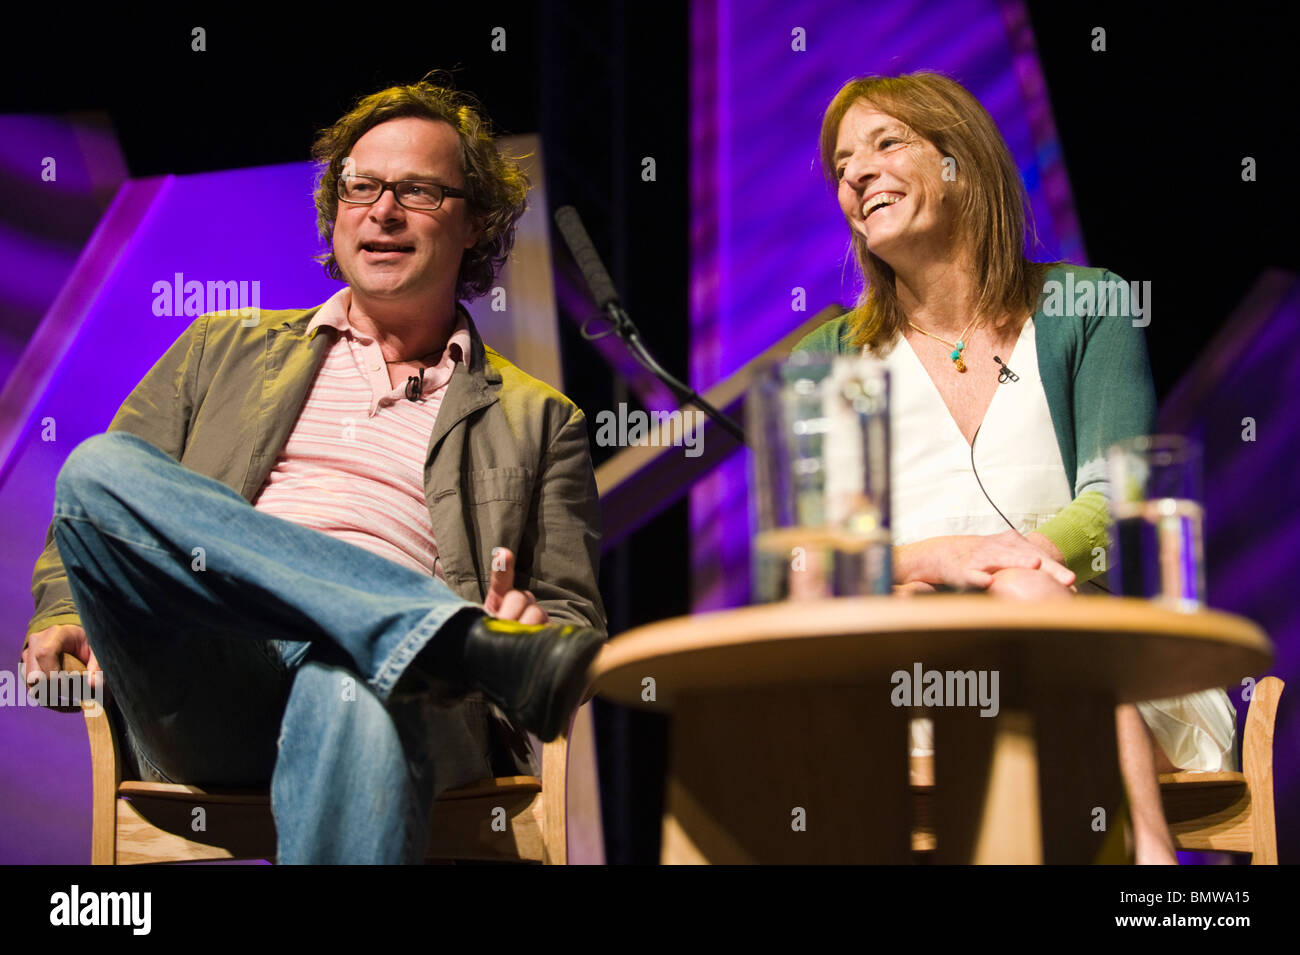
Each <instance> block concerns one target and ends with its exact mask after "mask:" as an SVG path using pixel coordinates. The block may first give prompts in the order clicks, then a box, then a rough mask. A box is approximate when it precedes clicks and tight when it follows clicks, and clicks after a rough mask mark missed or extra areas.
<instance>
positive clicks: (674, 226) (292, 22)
mask: <svg viewBox="0 0 1300 955" xmlns="http://www.w3.org/2000/svg"><path fill="white" fill-rule="evenodd" d="M1029 6H1030V13H1031V17H1032V22H1033V25H1034V30H1035V33H1036V35H1037V39H1038V49H1039V54H1040V58H1041V61H1042V65H1043V70H1044V73H1045V76H1046V80H1047V83H1048V87H1049V91H1050V97H1051V101H1052V106H1053V111H1054V114H1055V120H1056V124H1057V129H1058V132H1059V135H1060V139H1061V144H1062V148H1063V150H1064V155H1065V162H1066V166H1067V168H1068V170H1069V172H1070V176H1071V182H1072V185H1073V189H1074V199H1075V204H1076V207H1077V209H1078V212H1079V215H1080V219H1081V223H1082V226H1083V231H1084V236H1085V239H1086V242H1087V247H1088V250H1089V256H1090V259H1091V262H1090V264H1095V265H1104V266H1105V267H1107V268H1110V269H1111V270H1113V271H1115V272H1116V273H1118V274H1119V275H1121V276H1123V277H1124V278H1126V279H1138V280H1150V281H1151V282H1152V286H1153V288H1154V290H1155V292H1154V295H1153V298H1154V299H1155V302H1154V308H1155V309H1156V310H1157V314H1159V315H1160V316H1161V319H1160V320H1159V321H1156V322H1153V323H1152V324H1151V326H1150V327H1149V328H1148V330H1147V332H1148V343H1149V346H1150V349H1151V354H1152V364H1153V371H1154V374H1155V381H1156V388H1157V392H1158V394H1159V395H1160V396H1161V397H1162V398H1163V397H1164V396H1165V395H1167V394H1168V393H1169V391H1170V389H1171V388H1172V387H1173V386H1174V385H1175V384H1176V383H1177V381H1178V380H1179V378H1180V377H1181V375H1182V374H1183V373H1184V372H1185V371H1186V370H1187V368H1188V367H1189V366H1190V364H1191V362H1192V361H1193V360H1194V359H1195V358H1196V356H1197V355H1198V354H1199V353H1200V352H1201V350H1202V348H1203V347H1204V346H1205V343H1206V342H1207V340H1208V339H1209V338H1211V337H1212V336H1213V335H1214V333H1215V332H1216V330H1217V329H1218V328H1219V327H1220V325H1221V323H1222V322H1223V321H1224V319H1225V318H1226V317H1227V316H1228V314H1229V313H1230V312H1231V311H1232V309H1233V307H1234V306H1235V305H1236V304H1237V303H1238V302H1239V301H1240V299H1241V298H1242V296H1243V295H1244V294H1245V292H1246V291H1247V289H1248V288H1249V287H1250V285H1251V284H1252V283H1253V282H1254V281H1255V279H1256V277H1257V276H1258V274H1259V273H1260V271H1261V270H1262V269H1264V268H1266V267H1268V266H1284V267H1287V268H1291V269H1296V268H1297V267H1298V266H1300V240H1298V239H1297V235H1296V226H1295V211H1296V205H1297V204H1296V201H1295V195H1296V180H1295V178H1294V174H1295V170H1294V168H1293V166H1292V164H1293V163H1295V162H1296V161H1297V158H1298V157H1300V152H1297V148H1296V147H1297V142H1296V139H1297V137H1296V133H1295V113H1296V109H1295V105H1294V99H1293V96H1294V76H1295V56H1296V54H1295V51H1294V40H1293V36H1294V34H1292V33H1291V31H1290V30H1289V29H1288V24H1287V22H1286V21H1287V15H1286V13H1285V11H1286V10H1287V7H1285V6H1283V5H1276V6H1272V5H1271V6H1250V5H1243V4H1233V5H1231V6H1223V5H1216V6H1214V7H1205V8H1201V7H1196V6H1189V5H1184V4H1179V5H1169V6H1163V5H1141V4H1115V5H1106V4H1102V5H1086V6H1083V5H1080V6H1075V7H1070V8H1063V7H1062V5H1060V4H1056V3H1030V5H1029ZM873 7H874V4H864V3H849V2H846V3H845V4H844V9H845V15H846V16H849V17H852V16H861V17H868V18H869V17H870V16H871V10H872V8H873ZM274 15H275V16H276V17H279V18H280V19H274V20H265V19H261V18H252V17H249V18H247V19H244V18H240V19H235V18H232V17H231V16H229V15H228V14H226V13H224V12H221V13H218V12H216V11H214V12H212V13H210V14H209V13H205V12H202V11H200V12H193V11H190V12H186V13H184V14H179V13H168V14H163V15H162V16H156V15H151V16H149V17H148V18H144V17H143V16H141V17H139V18H136V17H134V16H133V15H131V14H129V13H123V14H117V15H115V16H113V17H111V18H110V17H105V18H104V19H103V21H102V22H95V20H94V18H93V16H92V17H91V18H90V19H87V18H86V17H84V16H83V15H81V14H78V15H77V17H76V18H75V19H73V18H72V17H68V18H67V20H66V22H64V21H63V19H62V18H55V17H53V16H52V15H50V14H41V13H31V12H27V13H19V14H15V13H13V12H12V11H11V12H9V13H7V14H6V20H7V22H8V26H9V29H8V31H7V32H8V34H9V39H10V43H9V47H10V50H11V51H13V55H11V56H7V57H6V58H5V62H4V64H3V65H2V66H0V70H2V71H3V75H4V78H5V82H4V83H3V84H0V110H3V111H5V112H40V113H45V112H51V113H55V112H65V111H71V110H85V109H100V110H105V111H107V112H108V114H109V115H110V116H111V117H112V120H113V123H114V125H115V127H116V130H117V133H118V136H119V138H120V141H121V144H122V148H123V151H124V154H125V157H126V161H127V163H128V167H129V170H130V173H131V175H132V176H137V177H139V176H149V175H157V174H162V173H193V172H204V171H210V170H219V169H229V168H235V167H240V166H260V165H268V164H274V163H285V162H298V161H302V160H303V159H305V158H307V155H308V149H309V147H310V144H311V140H312V137H313V134H314V132H315V130H316V129H318V128H320V127H323V126H325V125H328V124H329V123H331V122H333V121H334V120H335V119H336V118H337V117H338V116H340V115H341V114H342V113H343V112H345V111H346V110H347V109H348V108H349V107H350V106H351V105H352V102H353V101H354V99H355V98H356V97H357V96H358V95H360V94H365V93H370V92H373V91H375V90H377V89H380V88H382V87H384V86H388V85H392V84H395V83H404V82H413V81H415V80H417V79H419V78H420V77H421V76H422V75H423V74H424V73H426V72H427V71H429V70H431V69H435V68H440V69H451V70H453V71H454V76H455V83H456V85H457V86H458V87H460V88H462V89H466V90H470V91H472V92H474V93H475V94H476V95H477V96H478V97H479V98H480V99H481V101H482V102H483V103H484V105H485V106H486V109H487V112H488V113H489V114H490V115H491V116H492V118H493V120H494V121H495V123H496V126H497V128H498V130H499V131H501V132H504V133H515V132H518V133H526V132H539V133H540V134H541V136H542V140H543V143H544V148H545V161H546V175H547V188H548V190H549V198H550V200H551V202H552V204H553V205H554V206H556V207H558V206H560V205H563V204H566V203H571V204H573V205H575V206H577V208H578V209H579V211H580V212H581V214H582V216H583V219H584V220H585V223H586V225H587V229H588V231H589V232H590V233H591V236H592V238H593V240H594V241H595V244H596V246H597V248H598V249H599V250H600V251H601V253H602V255H603V256H604V257H605V260H606V263H607V265H608V266H609V269H610V272H611V274H612V275H613V277H614V279H615V282H616V284H617V285H618V287H619V288H620V290H621V291H622V293H623V299H624V302H625V303H626V305H627V306H628V308H629V310H630V311H631V313H632V315H633V317H634V318H635V319H636V320H637V322H638V324H639V326H640V328H641V331H642V335H643V338H644V340H645V341H646V343H647V345H648V346H649V348H650V350H651V351H652V352H653V353H654V354H655V355H656V356H657V357H658V358H659V359H660V361H661V362H662V363H663V364H664V365H665V366H666V367H667V368H668V369H669V370H671V371H673V372H674V373H675V374H677V375H678V376H679V377H681V378H683V379H684V378H686V377H687V367H688V362H687V354H688V347H689V315H688V287H689V286H688V283H689V271H688V267H689V249H688V236H689V219H688V216H689V196H688V181H689V180H688V171H689V166H688V138H687V132H688V117H689V88H688V72H687V56H688V49H689V44H688V28H689V23H688V7H687V5H686V4H685V3H681V2H674V3H655V4H615V5H606V4H564V3H558V2H541V3H538V4H536V5H519V6H514V7H512V6H508V5H501V4H493V5H491V6H490V7H489V6H488V5H487V4H477V5H469V6H468V8H467V7H462V6H456V7H453V6H446V5H437V6H427V7H419V8H415V9H414V10H412V11H411V12H405V11H397V10H393V9H391V8H386V7H380V6H369V7H367V6H363V7H361V8H356V9H355V11H354V12H345V13H330V14H323V13H322V14H317V15H316V17H315V19H308V18H306V17H296V18H290V17H288V16H287V15H285V14H282V13H276V14H274ZM24 18H25V19H24ZM194 26H203V27H205V28H206V29H207V52H205V53H203V54H197V53H193V52H191V50H190V29H191V28H192V27H194ZM497 26H501V27H505V29H506V31H507V49H506V52H504V53H498V52H493V51H492V50H491V48H490V42H491V31H492V28H493V27H497ZM1097 26H1101V27H1104V28H1105V29H1106V40H1107V50H1106V52H1105V53H1104V54H1098V53H1094V52H1093V51H1092V49H1091V46H1090V44H1091V32H1092V29H1093V28H1094V27H1097ZM953 28H954V30H960V24H954V25H953ZM874 68H875V67H874V66H873V64H871V63H869V62H863V63H846V64H845V65H844V74H845V78H846V79H847V78H848V77H849V76H851V75H854V74H859V73H864V72H871V71H872V70H873V69H874ZM790 135H791V137H792V142H793V141H806V144H811V143H812V142H813V141H814V139H815V136H816V130H812V129H810V130H805V131H799V130H791V131H790ZM647 155H653V156H654V157H655V158H656V163H657V175H658V179H657V182H655V183H653V184H649V185H650V186H651V187H650V188H641V186H643V185H646V184H643V183H641V181H640V159H641V157H642V156H647ZM1244 156H1253V157H1254V158H1255V159H1256V161H1257V166H1258V169H1257V176H1258V180H1257V181H1256V182H1253V183H1246V182H1242V181H1241V177H1240V169H1241V160H1242V157H1244ZM773 185H774V188H777V187H779V184H773ZM303 214H304V215H306V216H312V217H313V218H314V215H315V213H314V210H312V208H311V206H310V205H309V204H307V205H304V210H303ZM238 225H239V224H227V226H226V227H228V228H230V230H231V232H232V234H237V227H238ZM553 240H554V245H555V248H556V249H557V268H560V269H562V270H565V271H567V272H570V273H572V272H573V269H572V264H571V262H569V260H568V255H567V253H566V252H564V251H562V250H563V244H562V243H561V242H560V241H559V237H558V235H555V236H554V237H553ZM575 274H576V273H575ZM268 304H269V305H270V306H271V307H283V306H284V305H286V304H301V303H279V304H277V303H268ZM809 304H810V306H817V307H819V306H820V305H822V304H824V303H809ZM1170 316H1173V318H1170ZM584 317H586V316H585V315H579V316H568V317H567V318H562V319H561V332H562V336H563V337H562V342H563V350H564V371H565V381H566V383H567V385H568V389H567V390H568V392H569V394H570V396H571V397H572V398H573V399H574V400H575V401H576V402H577V403H578V404H579V405H580V406H581V407H583V408H584V409H586V410H587V411H588V419H589V421H590V420H591V418H592V417H593V416H594V412H595V411H596V410H599V409H602V408H609V407H612V406H613V404H614V403H615V402H616V401H618V400H622V397H623V396H622V394H621V392H617V391H616V388H617V387H618V386H617V384H616V383H615V381H614V375H613V373H612V372H611V371H610V369H609V367H608V365H606V364H605V362H604V360H603V359H602V358H601V357H600V356H599V355H598V354H597V353H596V352H595V351H594V350H593V349H592V348H591V346H590V345H588V344H587V343H586V342H585V341H583V340H582V338H581V337H580V336H579V335H578V333H577V330H576V327H577V326H576V321H580V320H581V319H582V318H584ZM570 318H571V319H575V321H570V320H569V319H570ZM1297 331H1300V330H1297ZM696 384H699V385H707V384H709V382H698V383H696ZM592 451H593V457H594V459H595V461H596V463H597V464H599V463H600V462H601V461H602V460H604V458H605V457H607V456H608V455H609V454H610V453H611V452H610V450H609V449H602V448H599V447H595V446H594V442H593V448H592ZM689 566H690V565H689V549H688V539H687V523H686V507H685V504H684V503H683V504H680V505H678V506H677V507H676V508H674V509H672V510H670V511H668V512H666V513H665V514H663V515H661V516H660V517H659V518H658V519H657V520H656V521H655V522H653V524H652V525H651V526H650V527H647V528H645V529H644V530H642V531H640V532H639V533H638V534H636V535H635V536H634V537H633V538H631V539H630V541H629V542H628V543H627V544H625V545H624V546H623V547H621V548H619V549H618V550H617V551H615V552H612V553H609V554H607V555H606V559H605V563H604V568H603V571H602V579H601V584H602V591H603V593H604V595H605V599H606V603H607V607H608V610H609V615H610V629H611V632H613V633H617V632H620V631H622V630H624V629H627V628H628V627H630V626H634V625H637V624H639V623H645V622H648V621H651V620H655V619H661V618H663V617H666V616H673V615H677V614H682V613H686V612H688V611H689V609H690V608H689ZM598 704H599V708H598V725H599V734H600V744H601V750H600V758H601V771H602V793H603V799H604V803H605V823H606V837H607V852H608V857H609V860H610V861H611V862H627V861H652V860H654V859H655V858H657V842H658V827H659V801H660V798H661V794H660V793H659V791H658V783H657V782H656V780H658V779H660V778H662V775H661V770H662V765H663V761H664V758H665V756H664V739H665V736H664V726H663V724H662V722H660V721H659V719H658V718H656V717H652V716H649V715H644V714H639V713H638V714H632V713H629V712H627V711H624V710H621V709H619V708H616V707H613V706H609V705H605V704H603V703H599V701H598Z"/></svg>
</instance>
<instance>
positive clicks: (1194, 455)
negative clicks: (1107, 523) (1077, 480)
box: [1106, 434, 1205, 610]
mask: <svg viewBox="0 0 1300 955" xmlns="http://www.w3.org/2000/svg"><path fill="white" fill-rule="evenodd" d="M1106 464H1107V471H1108V472H1109V479H1110V506H1111V515H1112V517H1113V519H1114V521H1115V551H1116V552H1115V554H1114V556H1113V559H1112V563H1111V567H1110V581H1111V590H1112V591H1113V592H1114V593H1117V594H1121V595H1123V596H1125V597H1145V598H1148V599H1151V600H1158V601H1160V602H1162V603H1168V604H1170V605H1171V606H1174V607H1177V608H1178V609H1180V610H1198V609H1200V608H1201V607H1203V606H1205V554H1204V548H1203V545H1202V523H1203V521H1204V511H1203V509H1202V507H1201V453H1200V448H1199V447H1198V445H1197V444H1196V442H1195V441H1192V440H1191V439H1190V438H1184V437H1181V436H1179V435H1165V434H1157V435H1149V436H1146V437H1141V438H1133V439H1130V440H1128V441H1122V442H1120V443H1119V444H1116V445H1113V446H1112V447H1111V448H1110V450H1109V451H1108V452H1107V455H1106Z"/></svg>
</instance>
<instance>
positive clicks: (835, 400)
mask: <svg viewBox="0 0 1300 955" xmlns="http://www.w3.org/2000/svg"><path fill="white" fill-rule="evenodd" d="M746 414H747V418H748V433H749V436H750V442H751V447H752V454H751V457H750V462H751V466H752V472H751V473H752V475H753V487H754V496H753V498H752V504H753V507H752V519H753V523H754V527H755V535H754V548H753V580H754V599H755V601H757V602H760V603H766V602H771V601H777V600H800V599H816V598H820V597H848V596H862V595H867V594H888V593H890V592H891V590H892V583H893V572H892V568H891V564H890V545H891V541H890V535H889V373H888V372H887V371H886V370H885V367H884V365H883V364H882V363H880V362H879V361H876V360H874V359H868V358H856V357H847V356H823V355H808V354H803V353H801V354H797V355H795V356H794V357H792V358H791V359H790V360H788V361H786V362H783V363H781V364H778V365H774V366H771V367H769V368H768V369H766V370H765V371H764V372H762V373H760V374H759V375H758V376H757V378H756V379H755V383H754V384H753V386H752V387H751V389H750V392H749V396H748V400H747V401H746Z"/></svg>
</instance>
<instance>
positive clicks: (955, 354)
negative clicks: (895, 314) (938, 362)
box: [907, 318, 978, 371]
mask: <svg viewBox="0 0 1300 955" xmlns="http://www.w3.org/2000/svg"><path fill="white" fill-rule="evenodd" d="M976 321H978V319H975V318H972V319H971V322H970V324H969V325H967V326H966V331H964V332H962V333H961V338H958V339H957V340H956V341H955V342H950V341H948V339H946V338H940V337H939V336H938V335H931V334H930V333H929V332H927V331H926V330H925V329H924V328H917V326H915V325H912V322H911V320H910V319H909V320H908V322H907V324H909V325H912V327H913V328H916V330H917V331H918V332H920V333H921V334H922V335H924V336H926V337H927V338H933V339H934V340H935V341H937V342H943V343H944V344H945V345H947V346H948V347H949V348H951V349H952V353H951V354H950V355H949V356H948V357H949V358H951V359H952V363H953V364H954V365H956V366H957V370H958V371H965V370H966V363H965V362H964V361H962V360H961V353H962V352H963V351H964V350H965V349H966V342H965V338H966V334H967V332H969V331H970V330H971V329H972V328H974V327H975V322H976Z"/></svg>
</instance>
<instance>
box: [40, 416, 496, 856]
mask: <svg viewBox="0 0 1300 955" xmlns="http://www.w3.org/2000/svg"><path fill="white" fill-rule="evenodd" d="M54 537H55V540H56V542H57V544H58V548H59V553H60V554H61V556H62V558H63V563H64V566H65V568H66V570H67V575H68V582H69V585H70V587H71V589H72V595H73V600H74V602H75V603H76V606H77V610H78V612H79V613H80V615H81V622H82V626H83V627H84V629H85V631H86V636H87V639H88V640H89V642H90V645H91V647H92V649H93V650H94V651H95V656H96V658H97V659H98V660H99V663H100V665H101V666H102V667H103V669H104V673H105V677H106V679H107V682H108V688H109V691H110V693H111V694H112V700H113V702H114V704H115V706H116V707H117V708H118V711H119V712H120V714H121V716H122V718H123V720H124V722H125V724H126V728H127V731H128V734H129V737H130V745H131V747H132V750H133V752H134V754H135V756H136V757H137V762H138V763H139V765H140V769H141V771H142V773H143V774H146V775H152V776H153V777H154V778H156V779H160V780H163V781H169V782H183V783H190V784H194V785H204V784H207V785H225V786H240V787H252V786H265V785H266V784H267V782H268V781H269V782H270V786H271V804H272V810H273V812H274V815H275V823H276V832H277V842H278V861H280V862H281V863H295V862H310V863H320V862H373V863H396V862H418V861H420V860H421V859H422V858H423V855H424V852H425V849H426V847H427V844H428V837H429V828H428V826H429V816H430V811H431V809H432V805H433V800H434V797H435V796H436V793H437V792H438V791H440V790H442V789H446V788H448V787H451V786H458V785H464V784H465V783H468V782H471V781H474V780H477V779H482V778H485V777H490V776H492V775H493V773H492V771H491V764H490V758H489V753H488V750H489V747H490V741H489V735H490V734H489V730H488V726H487V724H486V721H485V720H484V719H483V718H482V716H483V715H484V714H485V713H486V707H483V708H482V709H480V710H474V709H473V708H472V707H469V708H467V707H466V706H465V705H464V703H460V702H456V701H455V698H454V697H451V696H448V697H445V698H441V699H435V698H434V697H435V696H436V693H434V694H430V693H423V694H416V693H411V694H407V693H406V692H405V690H406V687H407V686H408V684H410V683H413V682H414V681H408V682H404V683H403V684H402V686H401V687H399V691H398V692H397V693H396V694H395V693H394V692H393V690H394V686H395V685H396V684H397V683H398V680H399V678H400V677H401V676H402V673H403V671H405V670H406V668H407V666H408V665H409V664H410V663H411V661H412V660H413V659H414V658H415V656H416V655H417V654H418V653H419V652H420V651H421V649H422V648H424V647H425V645H426V644H428V643H429V642H430V641H431V640H433V639H436V638H437V635H438V633H439V631H440V630H441V629H442V628H443V627H444V625H445V624H447V623H448V621H450V620H451V619H452V618H453V617H458V615H466V614H472V613H474V612H477V613H482V608H481V607H478V606H477V605H475V604H472V603H470V602H468V601H466V600H463V599H461V598H460V597H458V596H457V595H456V594H455V593H453V592H452V590H451V589H450V588H449V587H447V585H446V584H444V583H443V582H442V581H441V580H439V579H437V578H435V577H426V576H424V575H422V574H419V573H417V572H415V571H413V570H410V569H408V568H406V567H403V566H402V565H400V564H397V563H395V562H393V561H390V560H386V559H385V558H383V557H380V556H378V555H375V554H372V553H370V552H369V551H366V550H363V549H362V548H359V547H355V546H353V545H351V544H348V543H346V542H344V541H340V540H336V539H334V538H332V537H329V536H328V535H326V534H323V533H320V532H318V531H315V530H312V529H310V528H306V527H302V526H299V525H297V524H293V523H291V522H289V521H285V520H281V519H280V518H277V517H272V516H270V515H268V514H263V513H261V512H260V511H258V510H256V509H255V508H253V507H252V506H251V505H250V504H249V503H248V502H247V501H245V500H244V499H243V498H242V497H241V496H240V495H239V494H237V493H235V492H234V491H232V490H231V489H230V488H228V487H226V486H225V485H223V484H221V483H219V482H217V481H214V480H212V479H210V478H207V477H204V476H202V475H200V474H197V473H195V472H193V471H190V470H188V469H186V468H184V467H182V466H181V465H180V464H178V463H177V462H176V461H175V460H173V459H172V458H171V457H169V456H168V455H166V454H165V453H163V452H162V451H160V450H158V449H157V448H155V447H153V446H152V445H151V444H149V443H148V442H146V441H144V440H143V439H141V438H139V437H137V436H135V435H132V434H128V433H125V432H113V433H110V434H102V435H96V436H95V437H92V438H90V439H88V440H87V441H85V442H83V443H82V444H80V445H79V446H78V447H77V448H76V449H74V450H73V452H72V454H71V455H69V457H68V460H67V462H66V463H65V464H64V466H63V469H62V470H61V471H60V472H59V477H58V484H57V494H56V497H55V504H54ZM465 619H466V618H465V617H458V620H457V625H459V624H460V623H463V622H465Z"/></svg>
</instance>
